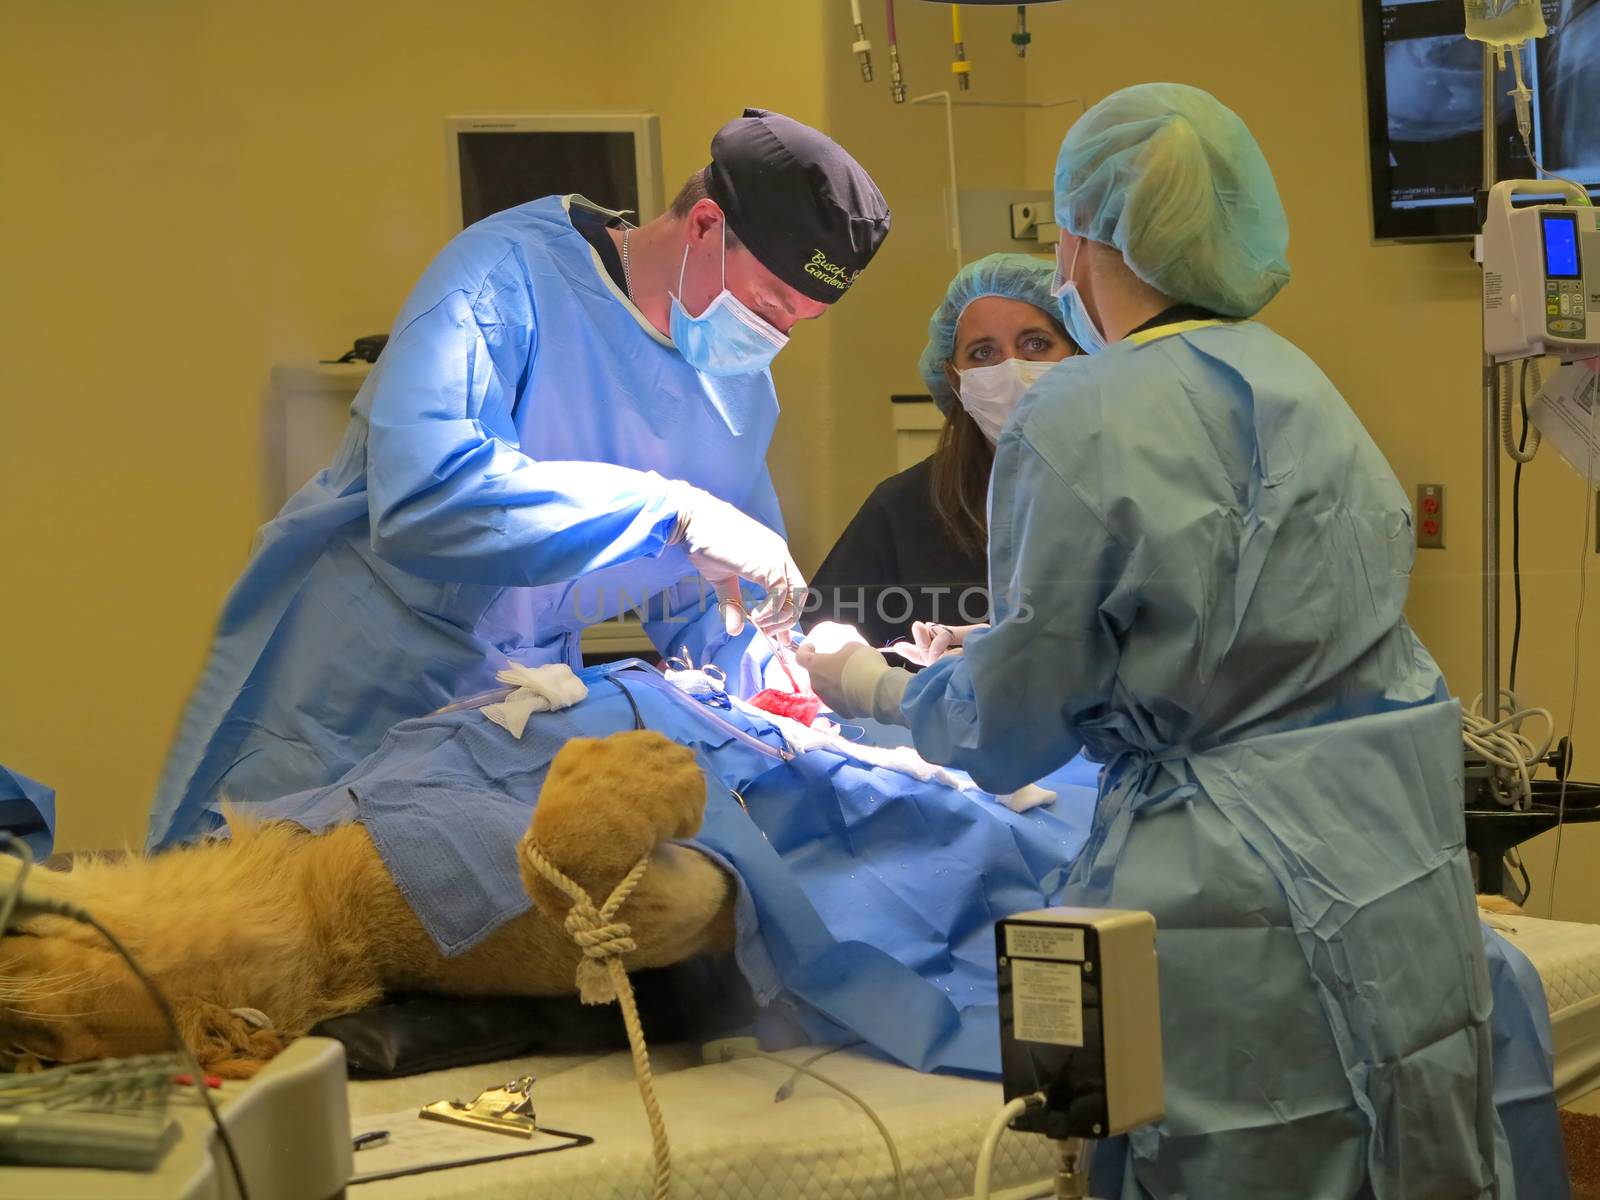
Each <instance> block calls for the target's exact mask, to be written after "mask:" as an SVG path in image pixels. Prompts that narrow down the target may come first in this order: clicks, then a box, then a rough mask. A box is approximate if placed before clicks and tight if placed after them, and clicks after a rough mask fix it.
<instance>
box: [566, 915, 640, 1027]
mask: <svg viewBox="0 0 1600 1200" xmlns="http://www.w3.org/2000/svg"><path fill="white" fill-rule="evenodd" d="M562 925H563V927H564V928H565V929H566V931H567V933H568V934H569V935H571V937H572V940H573V941H574V942H576V943H577V944H578V948H579V949H580V950H582V951H583V958H582V959H581V960H580V961H579V963H578V998H579V999H580V1000H582V1001H583V1002H584V1003H585V1004H609V1003H610V1002H611V1001H613V1000H615V999H616V998H617V989H616V985H615V983H614V982H613V981H612V978H611V973H610V970H609V969H608V968H607V966H606V962H607V960H608V959H620V958H621V957H622V956H623V955H624V954H631V953H633V952H634V951H635V950H637V949H638V948H639V946H638V943H636V942H635V941H634V940H633V930H632V929H630V928H629V927H628V926H627V925H626V924H624V923H623V922H621V921H610V922H605V921H603V920H602V918H601V915H600V913H599V912H597V911H596V910H595V907H594V905H593V904H592V903H588V902H580V903H578V904H574V905H573V906H572V910H571V911H570V912H568V913H567V919H566V920H565V921H564V922H562Z"/></svg>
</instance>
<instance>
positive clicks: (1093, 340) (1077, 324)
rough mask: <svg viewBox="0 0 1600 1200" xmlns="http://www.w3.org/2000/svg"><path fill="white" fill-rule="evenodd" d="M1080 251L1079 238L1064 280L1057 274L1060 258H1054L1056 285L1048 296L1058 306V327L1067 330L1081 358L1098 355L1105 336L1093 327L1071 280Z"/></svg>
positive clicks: (1102, 348) (1081, 245)
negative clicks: (1059, 309) (1076, 344)
mask: <svg viewBox="0 0 1600 1200" xmlns="http://www.w3.org/2000/svg"><path fill="white" fill-rule="evenodd" d="M1082 250H1083V239H1082V238H1079V239H1078V245H1077V248H1076V249H1074V250H1073V252H1072V265H1071V266H1069V267H1068V268H1067V272H1066V275H1065V276H1063V275H1062V273H1061V259H1060V256H1059V255H1058V256H1057V258H1056V282H1055V286H1054V287H1052V288H1051V289H1050V294H1051V295H1052V296H1054V297H1055V298H1056V302H1057V304H1059V305H1060V306H1061V323H1062V324H1063V325H1065V326H1066V327H1067V333H1069V334H1070V335H1071V336H1072V340H1073V341H1075V342H1077V343H1078V349H1079V350H1081V351H1083V352H1084V353H1085V354H1098V353H1099V352H1100V351H1102V350H1104V349H1105V348H1106V339H1105V335H1104V334H1103V333H1101V332H1100V330H1099V329H1098V328H1097V327H1096V326H1095V323H1094V318H1093V317H1091V316H1090V315H1089V309H1088V306H1086V305H1085V304H1084V302H1083V295H1082V293H1080V292H1079V291H1078V281H1077V280H1075V279H1073V277H1072V272H1073V271H1074V270H1076V269H1077V266H1078V254H1079V253H1080V252H1081V251H1082Z"/></svg>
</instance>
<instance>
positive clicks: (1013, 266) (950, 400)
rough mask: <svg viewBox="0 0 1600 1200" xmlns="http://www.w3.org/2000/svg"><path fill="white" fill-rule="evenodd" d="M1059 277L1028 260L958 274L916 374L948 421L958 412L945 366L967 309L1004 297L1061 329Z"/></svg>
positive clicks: (1006, 260) (1002, 258)
mask: <svg viewBox="0 0 1600 1200" xmlns="http://www.w3.org/2000/svg"><path fill="white" fill-rule="evenodd" d="M1055 273H1056V269H1055V264H1054V263H1053V262H1051V261H1050V260H1049V259H1044V258H1032V257H1030V256H1028V255H1026V254H991V255H989V256H987V257H986V258H980V259H978V260H977V261H976V262H969V263H968V264H967V265H966V266H964V267H962V268H961V270H959V271H957V272H956V277H955V278H954V279H952V280H951V281H950V287H949V289H948V290H947V291H946V292H945V294H944V301H943V302H942V303H941V304H940V305H939V307H938V308H936V309H934V310H933V316H932V317H930V318H929V320H928V345H927V347H926V348H925V349H924V350H923V351H922V357H921V358H920V359H918V360H917V370H919V371H921V372H922V378H923V381H924V382H925V383H926V384H927V385H928V391H929V392H931V393H932V394H933V402H934V403H935V404H937V405H938V406H939V411H940V412H942V413H944V415H945V416H947V417H948V416H949V415H950V414H951V412H952V411H954V409H955V404H956V394H955V392H953V391H951V389H950V383H949V381H948V380H946V379H945V376H944V364H945V363H946V362H948V361H949V360H950V356H951V355H952V354H953V353H955V348H956V326H957V325H958V324H960V322H961V314H962V313H964V312H966V311H967V305H969V304H971V303H972V302H973V301H974V300H979V299H982V298H983V297H984V296H1004V297H1006V299H1008V300H1021V301H1023V302H1024V303H1027V304H1031V305H1033V306H1034V307H1035V308H1041V309H1043V310H1044V311H1045V312H1046V313H1048V314H1049V316H1050V319H1051V320H1052V321H1054V322H1056V324H1058V325H1059V324H1060V323H1061V319H1060V318H1059V317H1058V316H1057V315H1056V302H1055V298H1054V297H1053V296H1051V294H1050V286H1051V284H1052V283H1053V282H1054V281H1055Z"/></svg>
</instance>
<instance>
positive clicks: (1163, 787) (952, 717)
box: [904, 322, 1514, 1200]
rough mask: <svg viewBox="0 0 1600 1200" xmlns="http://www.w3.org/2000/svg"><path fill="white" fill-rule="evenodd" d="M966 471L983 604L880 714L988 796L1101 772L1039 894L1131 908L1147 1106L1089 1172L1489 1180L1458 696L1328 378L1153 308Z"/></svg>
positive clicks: (1134, 1188)
mask: <svg viewBox="0 0 1600 1200" xmlns="http://www.w3.org/2000/svg"><path fill="white" fill-rule="evenodd" d="M992 480H993V482H992V484H991V495H990V514H989V530H990V587H991V593H992V595H993V597H994V602H995V606H996V620H995V623H994V625H993V626H992V628H991V629H990V630H989V631H987V632H985V633H982V634H980V635H978V636H975V637H973V638H970V639H969V640H968V642H967V645H966V653H965V654H964V655H963V656H960V657H957V658H954V659H950V660H947V661H945V662H943V663H940V664H937V665H936V666H934V667H932V668H930V669H929V670H926V671H924V672H922V673H921V674H920V675H919V676H918V677H917V678H916V679H914V680H913V681H912V682H911V684H910V686H909V687H908V688H907V691H906V695H905V701H904V710H905V713H906V717H907V720H908V723H909V725H910V727H911V730H912V733H913V737H914V739H915V743H916V747H917V749H918V750H919V751H920V752H921V753H922V754H923V756H924V757H926V758H928V759H930V760H932V761H935V762H942V763H948V764H952V765H955V766H958V767H962V768H965V769H966V770H968V771H969V772H970V773H971V774H972V776H973V778H974V779H976V780H977V781H978V783H979V784H981V785H982V786H984V787H987V788H990V789H992V790H995V791H1009V790H1011V789H1013V788H1017V787H1020V786H1021V785H1023V784H1024V783H1027V782H1029V781H1030V780H1033V779H1036V778H1038V777H1039V776H1041V775H1044V774H1045V773H1046V772H1048V771H1049V770H1051V769H1052V768H1054V767H1057V766H1059V765H1060V764H1061V763H1063V762H1065V761H1067V760H1068V759H1070V758H1071V757H1072V756H1073V755H1074V754H1077V753H1079V752H1080V750H1081V751H1083V752H1084V753H1086V754H1087V755H1088V756H1089V757H1090V758H1091V759H1094V760H1096V761H1099V762H1102V763H1104V764H1105V765H1106V770H1105V774H1104V776H1103V777H1102V782H1101V787H1100V798H1099V801H1098V804H1097V806H1096V812H1095V817H1094V823H1093V826H1092V829H1091V831H1090V835H1089V840H1088V843H1087V845H1086V847H1085V850H1084V852H1083V853H1082V854H1081V855H1080V856H1079V857H1078V859H1077V861H1076V862H1075V863H1074V864H1073V869H1072V874H1071V877H1070V879H1069V881H1068V886H1067V889H1066V897H1065V900H1064V902H1065V903H1069V904H1082V905H1090V906H1110V907H1115V908H1129V909H1143V910H1146V911H1149V912H1151V913H1153V914H1154V915H1155V918H1156V924H1157V929H1158V934H1157V951H1158V954H1159V959H1160V986H1161V1000H1162V1036H1163V1050H1164V1055H1165V1068H1166V1116H1165V1118H1164V1119H1163V1120H1162V1121H1160V1122H1159V1123H1158V1124H1156V1125H1154V1126H1151V1127H1147V1128H1144V1129H1140V1130H1136V1131H1134V1132H1133V1133H1132V1134H1131V1135H1130V1136H1129V1137H1128V1138H1126V1139H1123V1140H1118V1141H1116V1142H1114V1143H1112V1144H1111V1145H1110V1146H1108V1147H1106V1148H1105V1153H1103V1154H1102V1155H1101V1157H1100V1159H1099V1161H1097V1167H1098V1168H1099V1172H1100V1174H1099V1178H1098V1179H1097V1181H1096V1186H1097V1192H1096V1194H1111V1195H1118V1196H1121V1197H1123V1198H1124V1200H1131V1198H1134V1197H1174V1198H1175V1197H1197V1196H1233V1197H1245V1196H1306V1197H1313V1196H1314V1197H1318V1198H1319V1200H1334V1198H1340V1197H1376V1198H1378V1200H1397V1198H1400V1197H1410V1196H1457V1197H1479V1196H1483V1197H1489V1196H1510V1195H1513V1194H1514V1192H1513V1185H1512V1182H1511V1175H1510V1167H1509V1165H1508V1162H1507V1157H1506V1147H1505V1138H1504V1134H1503V1132H1502V1130H1501V1126H1500V1123H1499V1120H1498V1118H1497V1117H1496V1114H1495V1110H1494V1108H1493V1105H1492V1103H1491V1095H1490V1088H1491V1082H1492V1068H1491V1054H1492V1050H1491V1044H1490V1031H1489V1024H1488V1022H1489V1016H1490V1007H1491V1003H1490V988H1489V980H1488V975H1487V970H1486V967H1485V962H1484V952H1483V944H1482V936H1481V934H1480V932H1479V929H1478V924H1477V921H1476V919H1475V905H1474V900H1473V894H1472V885H1471V879H1470V875H1469V870H1468V864H1467V858H1466V853H1465V849H1464V845H1463V842H1464V833H1463V825H1462V817H1461V797H1462V784H1461V742H1460V714H1459V710H1458V707H1457V705H1456V704H1454V703H1453V702H1451V701H1450V700H1449V699H1448V693H1447V692H1446V689H1445V685H1444V681H1443V679H1442V678H1441V677H1440V674H1439V671H1438V669H1437V667H1436V666H1435V664H1434V662H1433V660H1432V659H1431V658H1430V657H1429V655H1428V653H1427V651H1426V650H1425V649H1424V648H1423V646H1422V645H1421V643H1420V642H1419V641H1418V640H1417V638H1416V637H1415V636H1414V635H1413V634H1412V632H1411V630H1410V629H1409V628H1408V627H1407V625H1406V622H1405V619H1404V616H1403V613H1402V610H1403V606H1404V603H1405V598H1406V589H1407V582H1408V577H1409V571H1410V566H1411V560H1412V553H1413V535H1412V530H1411V518H1410V511H1409V508H1408V506H1407V502H1406V498H1405V495H1404V493H1403V492H1402V490H1401V488H1400V486H1399V484H1398V483H1397V482H1396V480H1395V478H1394V475H1393V473H1392V472H1391V471H1390V469H1389V467H1388V465H1387V464H1386V463H1385V461H1384V459H1383V456H1382V454H1381V453H1380V452H1379V451H1378V449H1377V447H1376V446H1375V445H1374V444H1373V442H1372V441H1371V439H1370V438H1369V437H1368V435H1367V433H1366V432H1365V430H1363V428H1362V427H1361V424H1360V422H1359V421H1358V420H1357V419H1356V417H1355V415H1354V414H1353V413H1352V412H1351V411H1350V409H1349V407H1348V406H1347V405H1346V404H1345V402H1344V400H1343V399H1342V398H1341V397H1340V395H1339V393H1338V391H1337V390H1336V389H1335V388H1334V387H1333V385H1332V384H1331V383H1330V382H1329V381H1328V379H1327V378H1326V377H1325V376H1324V375H1323V374H1322V373H1321V372H1320V371H1319V370H1318V369H1317V368H1316V366H1315V365H1314V364H1313V363H1312V362H1311V361H1310V360H1309V359H1307V358H1306V357H1305V356H1304V355H1303V354H1301V353H1300V352H1299V351H1298V350H1296V349H1295V348H1294V347H1293V346H1291V345H1289V344H1288V343H1287V342H1285V341H1284V340H1283V339H1281V338H1279V337H1278V336H1276V335H1275V334H1274V333H1272V332H1271V331H1270V330H1268V329H1267V328H1265V327H1264V326H1262V325H1259V324H1254V323H1240V324H1221V323H1216V322H1198V323H1191V324H1188V325H1177V326H1168V327H1166V328H1165V329H1157V330H1156V331H1153V332H1152V334H1151V335H1148V336H1144V335H1141V336H1136V337H1134V338H1131V339H1129V340H1126V341H1124V342H1121V343H1118V344H1116V345H1114V346H1113V347H1111V348H1109V349H1108V350H1107V351H1105V352H1103V353H1100V354H1097V355H1093V356H1088V357H1081V358H1075V359H1068V360H1067V361H1066V362H1064V363H1062V364H1060V365H1059V366H1057V367H1056V368H1055V369H1054V370H1052V371H1051V372H1050V373H1049V374H1048V375H1047V376H1045V377H1044V378H1043V379H1042V380H1040V382H1039V383H1038V384H1037V385H1036V386H1035V387H1034V388H1033V389H1032V390H1031V391H1030V392H1029V393H1028V395H1027V396H1025V397H1024V399H1023V401H1022V403H1021V405H1020V406H1019V408H1018V411H1017V412H1016V413H1015V414H1014V416H1013V418H1012V419H1011V421H1010V422H1009V423H1008V425H1007V428H1006V430H1005V432H1004V433H1003V435H1002V437H1001V440H1000V444H999V447H998V449H997V454H996V460H995V467H994V473H993V476H992ZM1108 1185H1109V1186H1108Z"/></svg>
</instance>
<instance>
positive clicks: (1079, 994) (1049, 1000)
mask: <svg viewBox="0 0 1600 1200" xmlns="http://www.w3.org/2000/svg"><path fill="white" fill-rule="evenodd" d="M1011 1016H1012V1019H1013V1021H1014V1022H1015V1026H1016V1037H1017V1040H1018V1041H1022V1042H1049V1043H1050V1044H1051V1045H1053V1046H1082V1045H1083V975H1082V971H1081V969H1080V968H1079V967H1078V966H1077V965H1076V964H1074V963H1059V962H1025V961H1022V960H1020V959H1014V960H1013V961H1012V963H1011Z"/></svg>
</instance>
